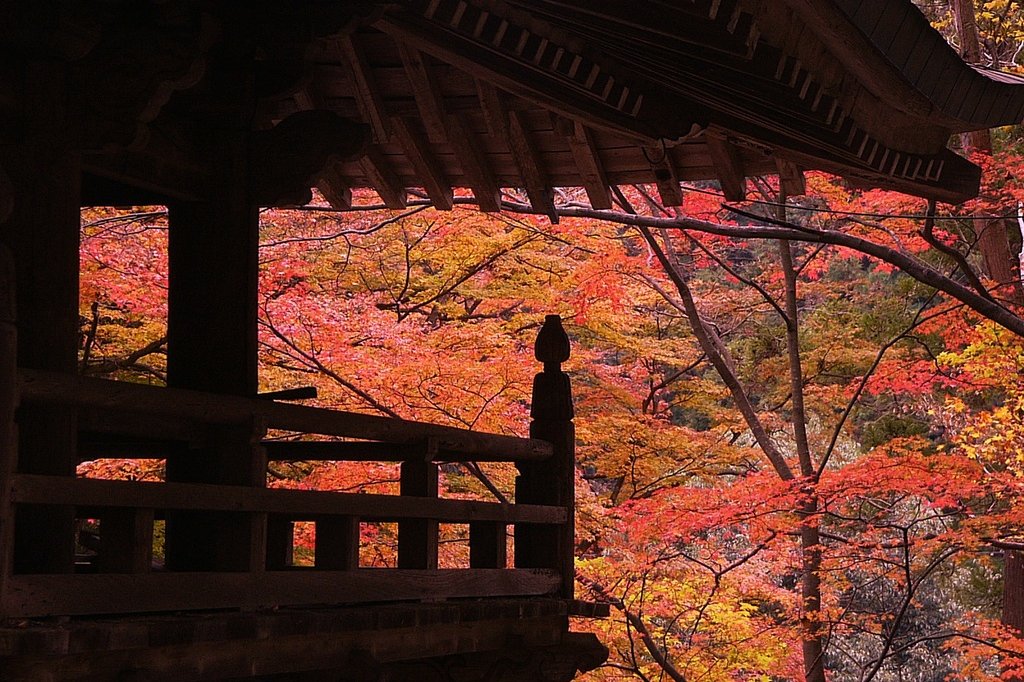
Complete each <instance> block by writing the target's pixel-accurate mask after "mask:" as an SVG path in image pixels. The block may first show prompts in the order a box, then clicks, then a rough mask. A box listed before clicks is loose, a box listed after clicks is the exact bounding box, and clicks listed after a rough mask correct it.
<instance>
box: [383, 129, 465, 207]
mask: <svg viewBox="0 0 1024 682" xmlns="http://www.w3.org/2000/svg"><path fill="white" fill-rule="evenodd" d="M391 130H392V131H393V132H394V133H395V137H396V138H398V142H399V143H400V144H401V145H402V148H403V149H404V150H405V156H406V158H408V159H409V161H410V162H411V163H412V166H413V168H414V169H415V170H416V174H417V175H418V176H419V179H420V182H421V183H423V189H425V190H426V191H427V196H428V197H430V200H431V201H432V202H433V204H434V208H436V209H437V210H439V211H450V210H452V206H453V205H454V204H453V203H452V198H453V193H452V187H451V185H450V184H449V183H448V181H447V179H445V176H444V169H443V168H442V167H441V163H440V161H438V159H437V157H436V156H434V152H433V151H431V149H430V147H429V146H428V145H427V141H426V140H424V139H423V136H422V134H421V133H420V132H419V131H417V130H414V129H413V128H412V126H411V125H410V122H409V121H408V120H406V119H404V118H400V117H397V116H396V117H395V118H393V119H391Z"/></svg>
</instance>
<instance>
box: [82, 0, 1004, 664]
mask: <svg viewBox="0 0 1024 682" xmlns="http://www.w3.org/2000/svg"><path fill="white" fill-rule="evenodd" d="M1015 6H1016V3H987V2H986V3H981V6H980V7H979V10H980V12H979V17H980V21H979V22H978V24H979V26H978V28H979V30H980V36H981V41H982V43H983V44H984V45H985V50H987V54H989V55H996V56H993V57H991V59H992V63H993V64H1006V63H1007V62H1008V61H1012V59H1013V58H1015V56H1013V55H1010V47H1008V46H1012V45H1013V43H1014V41H1017V40H1019V39H1018V38H1015V37H1013V36H1014V35H1015V34H1014V33H1013V32H1012V31H1013V30H1015V29H1013V28H1012V26H1011V27H1009V28H1006V22H1003V23H1000V22H998V21H997V19H998V17H997V16H996V15H998V14H999V13H1010V14H1012V12H1013V11H1014V8H1015ZM939 9H941V10H942V11H941V12H940V11H936V13H935V16H936V19H937V21H939V22H940V24H941V22H942V21H943V20H944V19H943V17H945V18H946V19H945V20H946V21H947V22H948V21H949V20H948V17H949V16H951V15H949V14H947V13H945V12H946V10H948V9H949V7H948V6H947V5H944V4H943V7H942V8H939ZM1006 16H1009V14H1007V15H1006ZM1004 18H1005V17H1004ZM949 26H950V27H951V26H952V24H951V23H950V24H949ZM965 144H966V146H971V144H970V143H969V141H967V142H965ZM983 147H985V146H984V145H983ZM977 151H978V154H977V155H976V156H975V160H977V161H978V162H980V163H981V165H982V166H983V168H984V171H985V176H984V177H985V185H984V187H983V192H982V194H981V196H980V197H979V198H978V199H977V200H976V201H973V202H970V203H968V204H966V205H964V206H961V207H942V209H943V212H942V214H941V215H940V216H939V217H936V216H934V215H933V214H932V213H933V210H934V209H935V208H936V207H934V206H929V205H927V204H925V202H923V201H922V200H920V199H914V198H910V197H906V196H900V195H895V194H892V193H887V192H882V191H866V190H859V189H854V188H851V187H849V186H848V185H846V184H845V183H844V182H842V181H841V180H838V179H836V178H833V177H829V176H826V175H824V174H809V175H808V177H807V183H808V192H807V195H805V196H801V197H795V198H788V199H787V198H786V197H785V196H782V195H781V193H780V191H779V188H778V187H777V186H776V185H775V184H774V180H773V179H770V178H769V179H755V180H754V184H753V188H754V189H755V190H756V191H757V196H758V197H759V200H758V201H754V202H750V203H747V204H743V205H728V204H725V203H723V200H722V197H721V196H720V194H719V192H718V190H717V187H716V186H715V185H714V184H713V183H708V184H695V185H691V186H687V187H686V188H685V190H686V191H685V203H684V205H683V206H682V207H680V208H679V209H666V208H664V207H662V206H660V205H659V203H658V201H657V199H656V198H655V195H654V194H653V193H652V191H651V190H650V189H649V188H645V187H630V188H625V187H624V188H619V193H618V196H617V204H618V206H617V208H616V209H615V210H612V211H595V210H592V209H590V208H588V207H587V206H586V204H585V203H583V202H582V201H579V197H577V196H576V195H575V194H574V191H573V190H565V191H564V192H563V193H562V196H561V197H560V201H559V204H558V209H557V213H558V214H559V216H560V217H561V221H560V222H559V223H558V224H555V225H551V224H549V222H548V220H547V219H546V218H540V217H537V216H534V215H532V209H531V208H530V206H529V204H528V203H527V202H526V201H524V200H522V199H521V198H520V197H517V196H515V195H514V194H507V195H506V196H505V201H504V203H503V208H504V212H503V213H502V214H494V215H483V214H480V213H478V212H476V211H475V210H474V209H472V208H465V207H463V206H462V203H470V202H471V199H470V198H468V197H457V198H456V204H457V206H456V209H455V210H454V211H452V212H449V213H438V212H434V211H433V210H432V209H429V208H427V206H426V204H427V203H428V202H426V201H425V200H422V201H421V200H416V199H413V200H412V201H410V202H409V207H408V208H407V209H405V210H404V211H389V210H386V209H384V208H383V207H382V206H379V205H378V204H377V198H376V197H375V196H374V195H373V194H372V193H368V192H367V193H359V192H357V193H356V196H355V200H356V205H355V207H354V209H353V210H352V211H348V212H345V213H341V212H336V211H333V210H331V209H330V208H329V207H327V206H326V204H325V202H323V201H318V202H316V203H315V205H312V206H308V207H301V208H295V209H280V210H274V211H265V212H263V214H262V221H261V222H262V227H261V242H262V246H261V283H260V292H261V293H260V343H261V358H260V359H261V384H262V386H261V387H262V388H263V389H264V390H276V389H285V388H294V387H297V386H303V385H314V386H316V387H317V389H318V391H319V398H318V404H322V405H327V406H333V407H339V408H343V409H353V410H363V411H369V412H374V413H378V414H384V415H388V416H399V417H403V418H409V419H418V420H424V421H432V422H438V423H444V424H451V425H456V426H461V427H467V428H474V429H482V430H487V431H494V432H499V433H510V434H516V435H525V433H526V428H527V423H528V411H529V390H530V389H529V387H530V380H531V378H532V375H533V373H534V372H535V371H536V367H535V363H534V362H533V360H532V357H531V353H530V352H529V347H530V345H531V344H532V341H533V337H534V336H535V333H536V330H537V327H538V325H539V322H540V321H541V320H542V319H543V316H544V315H545V314H549V313H558V314H561V315H562V316H563V318H565V319H566V321H567V327H568V329H569V332H570V334H571V336H572V337H573V339H574V351H573V357H572V358H571V360H570V361H569V363H568V365H567V370H568V371H569V372H570V373H571V375H572V377H573V382H574V391H575V400H576V411H577V420H576V421H577V438H578V443H577V461H578V471H577V475H578V480H577V491H578V492H577V515H578V524H577V554H578V564H577V574H578V579H579V580H578V582H579V586H578V591H579V593H580V594H581V595H583V596H584V597H586V598H592V599H597V600H600V601H606V602H609V603H611V604H612V605H613V607H614V609H613V616H612V618H609V619H607V620H605V621H587V622H581V623H580V624H579V627H589V628H592V629H595V630H598V631H600V632H601V635H602V639H603V641H605V642H606V644H608V646H609V647H610V649H611V651H612V657H611V658H610V660H609V662H608V664H606V665H605V666H603V667H602V668H599V669H598V670H596V671H594V672H592V673H590V675H589V678H588V679H594V680H616V679H641V680H655V679H673V680H690V679H702V680H734V679H787V680H788V679H807V680H815V681H818V680H824V679H826V678H828V677H831V678H832V679H857V680H885V679H935V678H936V676H941V677H949V678H956V679H964V680H986V679H992V680H994V679H999V678H1000V677H1001V676H1009V675H1012V674H1020V673H1021V672H1024V641H1022V640H1021V639H1020V637H1019V633H1018V632H1017V631H1015V630H1014V628H1013V627H1012V626H1008V625H1006V624H1003V623H1000V613H999V603H998V592H999V588H1000V576H1001V573H1002V571H1003V568H1004V567H1003V556H1004V553H1005V552H1011V551H1015V550H1019V549H1021V548H1024V545H1022V544H1021V542H1020V535H1021V532H1022V531H1021V524H1022V522H1024V517H1022V512H1024V508H1022V503H1021V502H1020V500H1021V499H1022V498H1021V495H1020V493H1021V487H1022V481H1024V451H1022V448H1024V430H1022V427H1021V424H1022V423H1024V419H1022V417H1024V385H1022V383H1021V375H1020V372H1019V367H1020V366H1021V362H1022V360H1024V319H1022V317H1021V315H1020V309H1019V308H1018V305H1019V304H1020V301H1019V298H1018V297H1017V296H1016V294H1015V293H1014V289H1019V263H1017V262H1016V253H1017V252H1019V251H1020V241H1019V233H1018V232H1016V231H1015V230H1014V229H1010V228H1013V227H1015V225H1014V224H1013V223H1012V222H1009V223H1008V222H1007V221H1006V220H1001V221H1000V225H1001V226H1002V229H1003V230H1004V232H1005V234H1007V235H1008V238H1007V239H1006V240H1004V247H1002V251H999V250H998V249H996V250H993V249H991V248H989V246H990V245H986V243H985V242H984V239H983V238H984V236H985V234H986V232H985V229H986V228H985V227H984V226H985V225H988V224H990V222H991V221H992V219H993V218H1001V217H1005V216H1015V215H1016V214H1017V213H1018V207H1019V205H1020V203H1021V202H1022V201H1024V187H1022V186H1021V184H1020V180H1019V178H1018V174H1017V172H1016V169H1018V168H1019V167H1020V164H1021V153H1022V152H1021V151H1020V142H1019V138H1018V134H1017V133H1016V132H1015V131H999V132H997V133H996V135H995V136H994V138H993V140H992V141H991V144H990V145H988V146H987V147H985V148H981V149H977ZM994 253H995V254H998V256H997V257H995V256H993V254H994ZM994 258H996V259H997V260H998V259H1002V261H1003V262H1002V263H1001V264H1000V263H997V262H996V260H993V259H994ZM997 265H998V266H1000V267H1004V268H1009V270H1005V269H1004V270H998V268H997V267H996V266H997ZM1006 272H1010V273H1011V274H1010V275H1007V274H1006ZM166 276H167V273H166V223H165V215H164V212H163V210H162V209H161V208H160V207H137V208H133V209H131V211H129V212H124V211H113V210H108V209H103V210H99V209H90V210H88V211H85V212H84V213H83V241H82V335H81V336H82V351H81V370H82V372H83V373H89V374H98V375H105V376H116V377H118V378H123V379H128V380H133V381H146V382H160V381H162V379H163V372H164V360H163V350H164V341H165V329H166V327H165V318H166V296H165V291H166ZM1014 278H1016V280H1015V279H1014ZM280 437H282V438H286V437H287V435H286V434H281V435H280ZM82 473H83V475H90V476H116V477H132V478H147V477H149V478H153V477H159V476H160V475H161V467H160V463H159V462H154V461H153V460H149V461H130V460H129V461H111V460H101V461H97V462H89V463H86V464H84V465H83V466H82ZM270 474H271V478H272V481H271V484H272V485H279V486H293V487H308V488H317V489H326V490H345V491H367V492H370V491H376V492H395V491H396V489H397V470H396V467H395V466H393V465H387V464H368V463H307V462H276V463H274V464H273V466H272V468H271V472H270ZM514 475H515V472H514V469H513V467H511V466H507V465H473V464H466V465H458V464H452V465H446V466H445V467H443V470H442V487H443V490H444V494H445V495H447V496H450V497H460V496H461V497H495V496H496V497H498V498H499V499H505V498H511V497H512V495H513V489H514ZM443 531H444V535H443V537H442V544H441V547H442V562H443V563H445V564H446V565H465V562H466V545H465V529H464V528H458V527H446V528H444V529H443ZM362 533H363V542H362V552H363V556H362V559H361V560H362V562H363V563H364V564H366V565H393V564H394V556H395V549H394V547H395V529H394V527H393V525H389V524H380V525H373V524H363V528H362ZM296 539H297V542H298V548H297V551H298V553H299V555H300V557H299V558H300V560H306V561H309V560H310V557H311V553H312V551H313V547H314V539H313V528H312V526H311V525H309V524H305V525H300V527H298V528H297V530H296ZM907 671H911V672H909V673H908V672H907ZM915 674H916V675H918V677H916V678H914V677H912V676H913V675H915Z"/></svg>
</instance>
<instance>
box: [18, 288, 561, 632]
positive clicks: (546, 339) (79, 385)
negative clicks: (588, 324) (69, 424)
mask: <svg viewBox="0 0 1024 682" xmlns="http://www.w3.org/2000/svg"><path fill="white" fill-rule="evenodd" d="M4 300H5V299H4V293H3V290H2V289H0V304H2V303H3V302H4ZM10 312H12V311H8V313H7V314H4V309H3V306H0V382H2V383H0V562H2V563H0V618H26V617H41V616H65V615H83V614H128V613H141V612H160V611H185V610H193V609H222V608H246V609H252V608H263V607H274V606H285V605H340V604H356V603H366V602H391V601H403V600H438V599H447V598H464V597H478V598H483V597H510V596H511V597H531V596H542V595H545V596H560V597H562V598H565V599H570V598H571V597H572V584H573V573H572V561H573V559H572V548H573V502H572V499H573V495H572V493H573V490H572V488H573V435H572V421H571V420H572V407H571V398H570V396H569V393H568V391H569V386H568V378H567V377H566V375H564V374H563V373H562V372H561V369H560V363H561V362H562V361H564V359H565V358H566V357H568V341H567V339H566V338H565V334H564V332H563V331H562V330H561V326H560V322H559V321H558V319H557V317H549V318H548V320H547V321H546V322H545V326H544V328H543V329H542V332H541V335H540V337H539V338H538V345H537V356H538V359H539V360H541V361H542V362H544V363H545V369H544V371H543V372H541V373H540V374H538V376H537V380H536V382H535V386H534V394H535V395H534V405H533V411H532V418H533V423H532V426H531V436H533V437H532V438H529V439H527V438H514V437H509V436H501V435H494V434H484V433H476V432H471V431H466V430H462V429H456V428H450V427H444V426H437V425H430V424H422V423H416V422H410V421H403V420H397V419H387V418H381V417H375V416H368V415H362V414H354V413H346V412H337V411H333V410H327V409H321V408H315V407H306V406H301V405H292V404H283V403H277V402H273V401H268V400H260V399H250V398H244V397H236V396H225V395H214V394H207V393H200V392H196V391H188V390H180V389H171V388H159V387H152V386H144V385H137V384H130V383H124V382H114V381H107V380H102V379H93V378H84V377H76V376H68V375H61V374H53V373H47V372H40V371H28V370H16V369H15V367H14V360H13V357H14V353H13V350H14V347H15V342H14V339H15V335H16V334H15V327H14V324H13V315H12V314H10ZM19 406H20V407H19ZM16 408H17V410H21V412H20V413H18V412H16ZM41 408H42V409H54V408H59V409H66V410H72V411H74V412H75V414H76V415H77V419H78V424H79V427H78V428H79V433H80V443H81V455H82V456H83V457H87V458H98V457H101V456H102V457H124V456H128V455H134V456H137V457H157V458H160V457H164V456H171V455H173V454H174V453H178V454H179V455H180V453H181V452H183V451H189V449H190V448H191V449H192V450H194V451H196V452H199V453H200V454H202V453H206V452H208V449H204V448H203V444H204V443H205V442H206V441H207V440H209V439H211V438H212V439H214V440H216V438H217V434H222V433H224V432H229V433H231V434H233V435H234V436H237V434H238V433H243V434H248V436H247V437H246V438H243V439H242V441H243V442H244V443H247V447H248V448H249V450H250V455H251V456H252V457H253V458H254V460H258V461H262V462H263V464H264V471H265V464H266V462H267V461H268V459H269V460H274V459H306V460H321V461H323V460H337V461H345V460H348V461H368V460H370V461H391V462H400V463H401V465H400V472H401V473H400V479H401V482H400V489H401V491H400V494H399V495H381V494H359V493H339V492H327V491H312V490H291V489H273V488H266V487H265V480H264V481H258V482H257V481H254V482H253V484H252V485H216V484H210V483H188V482H131V481H122V480H106V479H103V480H100V479H86V478H76V477H73V476H52V475H37V474H28V473H20V472H18V470H17V466H16V462H17V436H16V415H17V414H21V413H24V411H26V410H27V411H32V410H36V409H41ZM269 429H280V430H285V431H291V432H295V433H299V434H310V435H313V434H315V435H316V436H317V437H319V438H323V437H330V438H334V439H344V440H316V441H309V440H307V441H303V442H267V441H265V440H264V436H265V434H266V433H267V431H268V430H269ZM353 439H358V440H353ZM457 461H475V462H479V461H487V462H512V463H515V465H516V466H517V467H518V473H519V475H518V477H517V482H516V492H515V501H514V503H512V502H508V501H495V502H487V501H470V500H462V499H441V498H439V496H438V492H439V491H438V464H439V463H443V462H457ZM46 508H70V509H73V510H74V515H75V517H76V518H78V519H97V520H98V521H99V531H98V547H97V550H96V552H97V553H96V557H95V561H93V562H92V565H91V566H90V567H89V568H90V572H89V573H74V572H73V571H72V568H71V567H64V568H62V567H57V568H56V569H53V568H51V569H49V570H24V569H22V570H15V568H16V567H17V566H19V565H21V564H23V563H24V562H20V563H19V562H18V561H17V557H15V556H13V553H14V552H13V550H12V547H14V543H13V542H12V538H13V537H14V534H15V529H14V524H15V522H16V520H17V518H20V517H19V515H20V514H21V513H23V512H24V513H32V512H33V510H39V509H46ZM176 514H189V515H191V516H190V518H191V520H192V523H195V521H196V519H199V520H200V522H201V521H202V519H205V518H209V519H210V520H211V523H214V522H217V521H218V520H223V519H224V518H228V517H230V518H231V519H236V520H237V519H241V520H243V521H244V523H243V524H242V525H240V526H239V525H237V524H236V525H235V526H230V525H228V526H225V528H228V527H234V528H238V527H243V528H245V529H247V532H250V533H251V536H250V537H248V538H247V542H248V543H249V544H247V545H246V547H247V548H248V549H247V550H246V551H247V552H248V554H247V555H246V557H244V559H245V561H244V562H243V564H242V565H241V566H238V565H230V566H228V565H224V566H219V567H217V569H216V570H180V569H176V568H175V567H174V566H168V569H171V570H159V569H154V567H153V561H152V559H153V546H154V541H153V529H154V524H155V522H156V521H157V520H160V519H171V518H174V516H175V515H176ZM205 515H208V516H205ZM297 522H311V523H314V524H315V526H316V540H315V548H314V549H315V552H314V555H315V560H314V564H315V565H314V566H312V567H309V568H304V569H301V570H300V569H298V568H297V567H295V566H292V565H291V564H292V561H291V549H292V526H293V524H295V523H297ZM368 522H396V523H397V524H398V550H397V567H396V568H388V569H368V568H360V565H359V552H360V525H361V524H363V523H368ZM445 523H458V524H466V525H468V527H469V566H468V567H467V568H447V569H444V568H439V567H438V525H439V524H445ZM200 525H202V524H201V523H200ZM510 528H511V529H513V533H512V535H513V537H514V556H513V561H512V562H511V563H512V566H509V565H508V564H509V561H508V557H507V550H506V547H507V537H508V531H509V529H510ZM68 530H69V533H73V529H72V528H69V529H68ZM223 540H224V542H225V543H226V544H230V543H231V542H233V539H232V538H229V537H227V536H225V537H224V538H223ZM178 541H179V542H181V541H182V538H178ZM32 542H33V543H35V542H38V543H39V547H44V546H45V544H46V543H71V542H74V537H39V538H37V539H36V538H33V539H32ZM18 547H19V551H25V550H24V547H25V544H24V542H22V543H20V544H18ZM28 563H29V565H31V562H28ZM65 568H66V570H65Z"/></svg>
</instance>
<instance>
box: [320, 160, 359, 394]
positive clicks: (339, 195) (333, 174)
mask: <svg viewBox="0 0 1024 682" xmlns="http://www.w3.org/2000/svg"><path fill="white" fill-rule="evenodd" d="M316 188H317V189H318V190H320V194H322V195H324V199H327V203H329V204H330V205H331V207H332V208H336V209H347V208H352V188H350V187H349V186H348V184H347V183H346V182H345V178H344V177H343V176H342V174H341V168H340V164H337V163H334V164H330V165H328V166H327V167H326V168H325V169H324V171H323V172H322V173H321V174H320V179H319V180H317V183H316ZM314 397H315V396H314Z"/></svg>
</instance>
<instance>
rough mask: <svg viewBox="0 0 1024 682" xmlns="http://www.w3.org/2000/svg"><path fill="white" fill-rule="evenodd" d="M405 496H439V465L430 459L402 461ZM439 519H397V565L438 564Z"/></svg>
mask: <svg viewBox="0 0 1024 682" xmlns="http://www.w3.org/2000/svg"><path fill="white" fill-rule="evenodd" d="M399 487H400V489H401V493H402V495H403V496H410V497H437V465H436V464H434V463H433V462H429V461H420V460H409V461H405V462H402V473H401V483H400V484H399ZM437 530H438V528H437V521H434V520H433V519H409V520H408V521H400V522H399V523H398V568H417V569H429V570H434V569H436V568H437Z"/></svg>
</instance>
